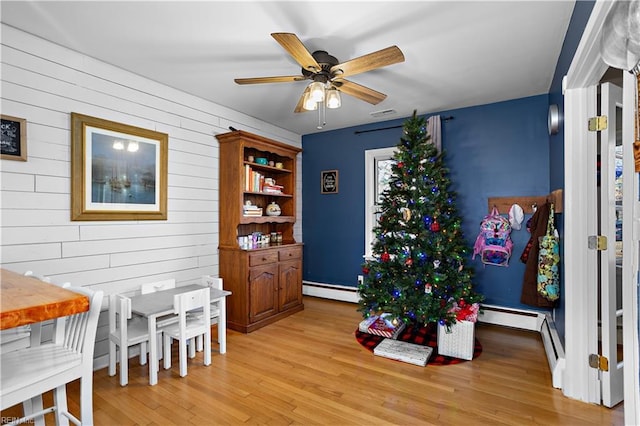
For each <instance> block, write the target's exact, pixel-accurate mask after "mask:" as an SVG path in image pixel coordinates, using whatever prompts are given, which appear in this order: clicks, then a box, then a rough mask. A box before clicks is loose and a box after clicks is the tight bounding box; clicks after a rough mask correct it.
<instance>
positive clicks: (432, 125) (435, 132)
mask: <svg viewBox="0 0 640 426" xmlns="http://www.w3.org/2000/svg"><path fill="white" fill-rule="evenodd" d="M440 129H441V126H440V116H439V115H432V116H431V117H429V118H427V132H428V133H429V134H430V135H431V143H432V144H433V145H435V147H436V149H437V150H438V152H439V153H440V152H442V133H441V130H440Z"/></svg>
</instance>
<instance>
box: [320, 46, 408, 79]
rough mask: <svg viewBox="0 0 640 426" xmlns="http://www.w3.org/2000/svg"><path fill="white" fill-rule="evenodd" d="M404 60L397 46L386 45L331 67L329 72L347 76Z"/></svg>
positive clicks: (338, 75)
mask: <svg viewBox="0 0 640 426" xmlns="http://www.w3.org/2000/svg"><path fill="white" fill-rule="evenodd" d="M398 62H404V55H403V54H402V51H401V50H400V49H399V48H398V46H391V47H387V48H386V49H382V50H378V51H377V52H373V53H369V54H367V55H364V56H360V57H358V58H354V59H351V60H349V61H346V62H343V63H341V64H338V65H334V66H332V67H331V74H332V75H333V74H335V75H336V76H337V77H348V76H350V75H354V74H360V73H362V72H366V71H371V70H373V69H376V68H382V67H386V66H387V65H392V64H397V63H398Z"/></svg>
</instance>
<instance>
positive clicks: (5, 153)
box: [0, 114, 27, 161]
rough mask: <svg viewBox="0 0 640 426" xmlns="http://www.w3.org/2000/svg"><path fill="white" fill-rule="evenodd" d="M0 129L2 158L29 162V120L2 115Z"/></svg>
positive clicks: (0, 152) (0, 153)
mask: <svg viewBox="0 0 640 426" xmlns="http://www.w3.org/2000/svg"><path fill="white" fill-rule="evenodd" d="M0 129H1V133H2V136H1V141H0V158H2V159H3V160H13V161H27V120H26V119H24V118H19V117H12V116H10V115H5V114H1V115H0Z"/></svg>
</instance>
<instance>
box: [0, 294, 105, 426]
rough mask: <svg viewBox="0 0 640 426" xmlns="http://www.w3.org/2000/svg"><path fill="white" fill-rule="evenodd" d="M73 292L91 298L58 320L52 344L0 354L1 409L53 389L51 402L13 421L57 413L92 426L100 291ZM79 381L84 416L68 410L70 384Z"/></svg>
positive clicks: (63, 421) (59, 420)
mask: <svg viewBox="0 0 640 426" xmlns="http://www.w3.org/2000/svg"><path fill="white" fill-rule="evenodd" d="M69 290H71V291H74V292H76V293H81V294H84V295H86V296H87V297H88V298H89V310H88V311H87V312H82V313H80V314H75V315H71V316H68V317H62V318H58V319H56V323H57V324H56V327H57V328H58V329H59V330H61V333H60V334H59V335H56V336H55V337H54V339H53V341H51V342H47V343H43V344H40V345H38V346H32V347H28V348H23V349H19V350H16V351H12V352H7V353H3V354H2V358H1V359H2V364H1V366H0V369H1V372H2V374H1V375H0V409H2V410H4V409H5V408H8V407H11V406H13V405H16V404H19V403H21V402H23V401H26V400H29V399H31V398H33V397H37V396H40V395H42V394H43V393H45V392H48V391H50V390H53V391H54V392H53V406H51V407H47V408H44V409H42V410H39V411H37V412H33V413H30V414H28V415H26V416H25V417H23V418H22V419H20V420H17V421H16V422H15V423H19V422H29V421H31V420H32V419H35V418H38V417H41V416H43V415H44V414H46V413H51V412H53V413H55V418H56V424H58V425H68V424H69V420H71V421H72V422H73V423H75V424H78V425H80V424H84V425H93V350H94V346H95V337H96V328H97V325H98V317H99V316H100V309H101V307H102V298H103V292H102V291H95V292H94V291H91V290H88V289H85V288H80V287H76V288H74V287H70V288H69ZM77 379H80V419H78V418H77V417H75V416H74V415H72V414H71V413H69V412H68V409H67V393H66V385H67V383H70V382H73V381H75V380H77Z"/></svg>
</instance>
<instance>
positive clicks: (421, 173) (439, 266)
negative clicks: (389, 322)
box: [358, 112, 482, 326]
mask: <svg viewBox="0 0 640 426" xmlns="http://www.w3.org/2000/svg"><path fill="white" fill-rule="evenodd" d="M394 160H395V164H394V165H393V166H392V176H391V178H390V180H389V187H388V188H387V189H385V190H384V191H383V193H382V196H381V200H380V201H379V204H380V217H379V219H378V223H377V225H376V226H375V227H374V233H375V238H374V242H373V247H372V252H373V258H372V259H368V260H367V261H366V262H365V263H364V265H363V267H362V270H363V273H364V280H363V282H362V283H361V284H360V285H359V287H358V290H359V293H360V306H359V308H358V310H359V311H360V312H362V315H363V317H364V318H368V317H369V316H371V315H378V314H382V313H388V314H390V315H389V317H391V318H394V319H396V321H404V322H405V323H407V324H414V325H426V324H428V323H431V322H438V323H440V324H442V325H447V326H448V325H450V324H453V323H455V322H456V320H462V319H465V320H471V321H475V320H476V319H477V312H478V306H479V302H480V301H481V300H482V296H481V295H480V294H478V293H476V292H475V291H474V289H473V283H472V277H473V269H472V268H470V267H468V266H467V265H466V264H465V261H467V260H468V253H469V251H470V248H469V247H468V246H467V244H466V242H465V240H464V237H463V235H462V231H461V226H460V225H461V219H460V217H459V216H458V214H457V211H456V205H455V194H454V193H453V192H451V191H450V190H449V186H450V180H449V177H448V174H449V173H448V170H447V169H446V168H445V165H444V162H443V155H442V154H441V153H438V150H437V148H436V147H435V146H434V145H433V144H432V143H431V142H430V136H429V135H428V133H427V130H426V120H425V119H424V118H420V117H417V116H416V113H415V112H414V115H413V117H412V118H410V119H408V120H407V121H406V122H405V124H404V132H403V136H402V137H401V139H400V143H399V144H398V146H397V149H396V153H395V155H394Z"/></svg>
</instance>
